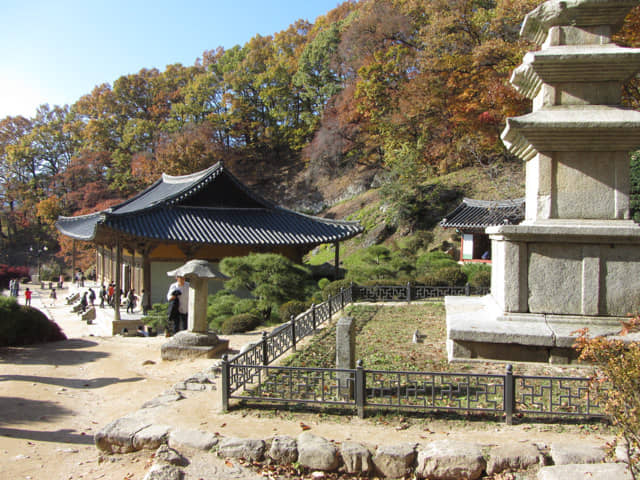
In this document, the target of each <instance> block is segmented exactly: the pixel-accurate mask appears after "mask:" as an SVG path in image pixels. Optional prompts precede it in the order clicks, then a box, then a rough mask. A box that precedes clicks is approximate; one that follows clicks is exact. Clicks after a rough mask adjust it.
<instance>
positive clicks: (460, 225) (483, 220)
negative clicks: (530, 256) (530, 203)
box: [440, 198, 525, 263]
mask: <svg viewBox="0 0 640 480" xmlns="http://www.w3.org/2000/svg"><path fill="white" fill-rule="evenodd" d="M524 212H525V201H524V198H518V199H514V200H499V201H495V200H475V199H473V198H464V199H463V200H462V203H460V205H458V206H457V207H456V209H455V210H453V211H452V212H451V213H449V214H448V215H447V216H446V217H445V218H443V219H442V220H441V221H440V226H441V227H443V228H455V229H456V231H457V232H458V233H460V243H461V244H460V261H462V262H474V261H475V262H487V263H489V262H490V261H491V242H490V241H489V236H488V235H487V234H486V233H485V229H486V228H487V227H492V226H497V225H505V224H511V225H517V224H519V223H520V222H522V220H523V219H524Z"/></svg>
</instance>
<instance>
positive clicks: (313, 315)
mask: <svg viewBox="0 0 640 480" xmlns="http://www.w3.org/2000/svg"><path fill="white" fill-rule="evenodd" d="M311 325H312V327H313V331H314V332H315V331H316V304H315V303H312V304H311Z"/></svg>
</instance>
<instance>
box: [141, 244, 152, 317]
mask: <svg viewBox="0 0 640 480" xmlns="http://www.w3.org/2000/svg"><path fill="white" fill-rule="evenodd" d="M149 253H151V246H149V245H145V246H144V247H143V249H142V289H143V290H144V291H145V292H147V294H148V298H149V303H151V261H150V260H149ZM140 293H141V294H142V292H140ZM149 306H151V305H150V304H149Z"/></svg>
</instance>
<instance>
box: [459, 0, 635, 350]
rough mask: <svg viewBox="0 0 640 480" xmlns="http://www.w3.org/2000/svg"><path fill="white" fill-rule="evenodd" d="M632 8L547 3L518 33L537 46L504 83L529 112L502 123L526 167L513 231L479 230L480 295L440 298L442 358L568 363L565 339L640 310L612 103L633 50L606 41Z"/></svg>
mask: <svg viewBox="0 0 640 480" xmlns="http://www.w3.org/2000/svg"><path fill="white" fill-rule="evenodd" d="M638 3H639V2H638V0H566V1H558V0H551V1H548V2H546V3H544V4H542V5H540V6H539V7H538V8H536V9H535V10H533V11H532V12H530V13H529V14H528V15H527V16H526V18H525V21H524V23H523V26H522V30H521V35H522V36H523V37H525V38H527V39H529V40H531V41H533V42H535V43H537V44H538V45H540V46H541V48H540V50H538V51H535V52H529V53H527V54H526V55H525V57H524V60H523V63H522V65H521V66H519V67H518V68H517V69H516V70H515V71H514V73H513V76H512V78H511V83H512V84H513V85H514V86H515V87H516V89H518V90H519V91H520V92H521V93H522V94H524V95H526V96H527V97H529V98H531V99H533V112H532V113H529V114H526V115H522V116H520V117H515V118H509V119H508V120H507V127H506V128H505V130H504V132H503V133H502V140H503V142H504V144H505V145H506V147H507V149H508V150H509V151H510V152H511V153H513V154H514V155H516V156H518V157H519V158H520V159H522V160H523V161H525V162H526V212H525V220H524V221H523V222H522V223H521V224H519V225H501V226H498V227H491V228H488V229H487V233H488V234H489V235H490V238H491V242H492V252H493V270H492V279H491V295H489V296H487V297H483V298H482V299H477V298H476V299H471V298H457V299H456V298H447V343H448V351H449V359H450V360H455V359H467V358H494V359H502V360H507V359H508V360H531V361H550V362H563V363H564V362H569V361H571V360H572V358H573V357H574V353H573V349H572V348H571V347H572V345H573V342H574V340H575V335H576V334H575V331H576V330H578V329H580V328H583V327H588V328H589V331H590V332H591V333H592V334H609V333H614V332H617V331H619V329H620V323H619V322H620V320H621V319H624V318H626V316H627V314H628V313H630V312H635V311H637V310H638V309H639V308H640V304H639V302H638V300H639V299H640V226H638V225H636V224H635V223H634V222H633V221H632V220H630V214H629V187H630V182H629V151H631V150H634V149H637V148H639V147H640V112H637V111H634V110H629V109H625V108H623V107H621V106H620V103H621V91H622V85H623V83H625V82H626V81H627V80H629V79H630V78H631V77H632V76H633V75H635V74H636V72H638V71H640V49H631V48H623V47H620V46H618V45H615V44H613V43H612V40H611V37H612V35H613V34H614V33H615V32H616V31H617V30H618V29H619V27H620V26H621V25H622V23H623V20H624V18H625V16H626V15H627V13H628V12H629V10H630V9H631V8H633V7H635V6H637V5H638Z"/></svg>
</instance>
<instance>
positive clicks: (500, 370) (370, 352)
mask: <svg viewBox="0 0 640 480" xmlns="http://www.w3.org/2000/svg"><path fill="white" fill-rule="evenodd" d="M345 315H348V316H350V317H352V318H353V319H354V321H355V329H356V358H357V359H358V360H362V362H363V364H364V367H365V368H366V369H369V370H401V371H412V372H414V371H425V372H459V373H486V374H504V372H505V369H506V365H507V363H509V362H500V361H473V362H468V363H463V362H456V363H449V362H448V360H447V349H446V337H447V332H446V320H445V309H444V302H442V301H438V300H435V301H427V302H414V303H411V304H406V305H397V304H396V305H384V304H377V305H358V304H355V305H350V306H349V307H348V308H347V310H346V312H345ZM416 330H418V331H419V332H420V334H421V335H423V336H424V337H423V338H424V340H423V342H422V343H413V342H412V340H413V334H414V332H415V331H416ZM335 357H336V339H335V327H334V326H329V327H327V328H325V329H323V330H321V331H319V332H318V333H317V334H316V335H314V336H313V337H312V338H310V339H308V340H307V341H306V344H305V347H304V348H301V349H299V351H298V352H297V353H295V354H293V355H291V356H290V357H288V358H286V359H284V360H283V361H281V362H279V363H280V364H281V365H285V366H294V367H313V368H322V367H324V368H331V367H335ZM513 372H514V374H516V375H542V376H546V375H551V376H563V377H586V376H589V375H590V374H591V369H590V368H588V367H584V366H569V365H567V366H563V365H549V364H546V363H539V364H537V363H514V364H513Z"/></svg>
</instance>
